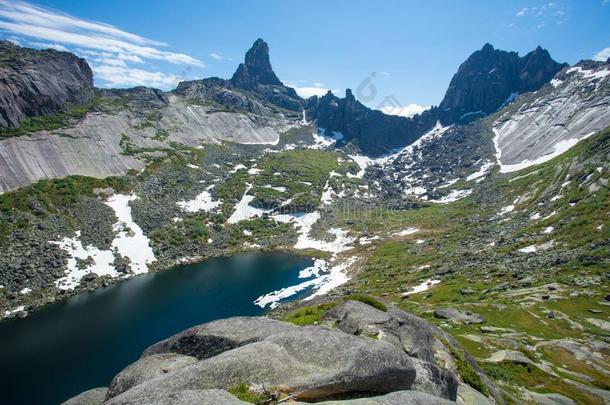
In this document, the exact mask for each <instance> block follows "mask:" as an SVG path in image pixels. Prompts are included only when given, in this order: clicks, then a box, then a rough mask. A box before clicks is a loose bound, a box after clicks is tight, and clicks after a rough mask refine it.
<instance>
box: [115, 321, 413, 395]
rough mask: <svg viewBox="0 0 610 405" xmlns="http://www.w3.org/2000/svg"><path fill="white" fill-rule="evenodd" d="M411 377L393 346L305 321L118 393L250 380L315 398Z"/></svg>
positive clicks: (396, 384) (407, 382)
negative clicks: (293, 328) (287, 329)
mask: <svg viewBox="0 0 610 405" xmlns="http://www.w3.org/2000/svg"><path fill="white" fill-rule="evenodd" d="M414 380H415V368H414V366H413V363H412V362H411V360H410V358H409V356H407V355H406V354H405V353H404V352H402V351H401V350H399V349H398V348H396V347H394V346H393V345H391V344H389V343H387V342H383V341H375V340H371V339H367V338H362V337H357V336H351V335H348V334H345V333H343V332H341V331H336V330H329V329H325V328H321V327H318V326H307V327H301V328H297V329H296V330H291V331H286V332H280V333H277V334H274V335H272V336H269V337H267V338H266V339H264V340H262V341H259V342H254V343H250V344H247V345H245V346H242V347H239V348H236V349H233V350H229V351H225V352H222V353H220V354H218V355H216V356H214V357H211V358H208V359H205V360H201V361H199V362H197V363H195V364H192V365H190V366H187V367H184V368H182V369H180V370H178V371H176V372H174V373H171V374H170V375H166V376H162V377H158V378H155V379H154V380H148V381H146V382H144V383H142V384H140V385H138V386H136V387H133V388H132V389H130V390H129V391H127V392H125V393H123V394H121V395H119V397H117V398H121V397H123V398H130V397H132V395H136V396H140V395H143V394H142V393H143V392H155V391H168V392H170V391H173V392H176V391H184V390H192V389H201V388H225V387H227V386H230V385H234V384H241V383H250V384H264V385H265V386H267V387H282V389H283V390H284V391H286V392H294V393H297V399H307V400H320V399H324V398H328V397H330V396H335V395H339V394H348V393H356V392H367V393H387V392H392V391H397V390H405V389H409V388H410V387H411V385H412V384H413V381H414ZM155 395H156V394H155Z"/></svg>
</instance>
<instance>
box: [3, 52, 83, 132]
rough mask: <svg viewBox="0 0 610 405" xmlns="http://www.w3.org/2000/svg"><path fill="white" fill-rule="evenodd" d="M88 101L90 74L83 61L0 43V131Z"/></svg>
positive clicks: (69, 56) (64, 54) (66, 55)
mask: <svg viewBox="0 0 610 405" xmlns="http://www.w3.org/2000/svg"><path fill="white" fill-rule="evenodd" d="M92 98H93V72H92V71H91V68H90V67H89V65H88V64H87V62H86V61H85V60H84V59H81V58H78V57H76V56H75V55H73V54H71V53H69V52H58V51H55V50H52V49H48V50H44V51H39V50H34V49H29V48H22V47H20V46H17V45H14V44H12V43H11V42H8V41H0V128H7V127H9V128H15V127H17V126H19V124H20V123H21V122H22V121H23V120H24V119H25V118H27V117H35V116H39V115H45V114H51V113H55V112H60V111H66V110H67V109H68V108H70V107H73V106H82V105H85V104H87V103H89V102H90V101H91V99H92Z"/></svg>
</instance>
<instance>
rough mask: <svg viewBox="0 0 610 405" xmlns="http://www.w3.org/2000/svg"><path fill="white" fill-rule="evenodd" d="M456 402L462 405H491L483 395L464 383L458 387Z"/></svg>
mask: <svg viewBox="0 0 610 405" xmlns="http://www.w3.org/2000/svg"><path fill="white" fill-rule="evenodd" d="M456 402H457V403H458V404H463V405H492V402H491V401H490V400H489V399H488V398H487V397H486V396H485V395H483V394H481V393H480V392H479V391H477V390H475V389H474V388H472V387H471V386H470V385H467V384H464V383H460V385H459V386H458V392H457V400H456Z"/></svg>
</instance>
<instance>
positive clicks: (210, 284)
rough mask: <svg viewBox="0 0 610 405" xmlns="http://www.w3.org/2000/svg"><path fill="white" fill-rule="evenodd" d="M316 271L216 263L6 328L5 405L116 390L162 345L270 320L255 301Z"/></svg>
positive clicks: (118, 288) (1, 376)
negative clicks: (121, 375)
mask: <svg viewBox="0 0 610 405" xmlns="http://www.w3.org/2000/svg"><path fill="white" fill-rule="evenodd" d="M310 265H311V260H310V259H307V258H303V257H297V256H290V255H283V254H270V255H258V254H256V255H255V254H247V255H239V256H233V257H224V258H217V259H211V260H208V261H206V262H204V263H200V264H194V265H185V266H179V267H177V268H175V269H172V270H169V271H166V272H162V273H156V274H148V275H144V276H139V277H136V278H133V279H131V280H127V281H124V282H121V283H118V284H115V285H112V286H110V287H107V288H103V289H100V290H97V291H95V292H92V293H87V294H82V295H79V296H76V297H73V298H70V299H68V300H65V301H63V302H59V303H56V304H53V305H50V306H48V307H46V308H45V309H43V310H41V311H38V312H35V313H33V314H32V315H30V316H29V317H27V318H26V319H21V320H11V321H6V322H0V403H4V404H57V403H60V402H62V401H64V400H66V399H68V398H70V397H72V396H74V395H76V394H78V393H80V392H82V391H84V390H87V389H90V388H93V387H99V386H108V384H109V383H110V381H111V380H112V378H113V377H114V375H116V374H117V373H118V372H119V371H120V370H121V369H123V368H124V367H125V366H126V365H128V364H130V363H132V362H133V361H135V360H137V359H138V357H139V355H140V354H141V353H142V351H143V350H144V349H145V348H146V347H148V346H150V345H151V344H153V343H155V342H157V341H159V340H161V339H164V338H166V337H169V336H171V335H173V334H175V333H177V332H180V331H182V330H184V329H186V328H188V327H191V326H193V325H197V324H200V323H204V322H207V321H210V320H214V319H219V318H225V317H228V316H235V315H259V314H261V313H263V312H264V310H263V309H261V308H259V307H258V306H255V305H254V304H253V301H254V300H255V299H256V298H257V297H258V296H260V295H262V294H266V293H268V292H271V291H273V290H277V289H280V288H282V287H286V286H290V285H294V284H297V283H299V282H302V281H303V280H299V279H298V278H297V277H298V273H299V271H300V270H302V269H304V268H305V267H308V266H310ZM304 294H307V293H306V292H304V293H302V294H300V295H296V296H293V297H291V298H293V299H296V298H300V297H302V296H303V295H304Z"/></svg>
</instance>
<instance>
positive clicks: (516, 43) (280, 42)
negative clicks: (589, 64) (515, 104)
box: [0, 0, 610, 108]
mask: <svg viewBox="0 0 610 405" xmlns="http://www.w3.org/2000/svg"><path fill="white" fill-rule="evenodd" d="M0 37H2V38H5V39H11V40H13V41H15V42H18V43H20V44H22V45H24V46H33V47H48V46H53V47H56V48H59V49H62V48H66V49H68V50H70V51H72V52H75V53H77V54H79V55H80V56H83V57H85V58H87V60H88V61H89V62H90V64H91V65H92V67H93V69H94V72H95V74H96V84H97V85H98V86H106V87H108V86H110V87H130V86H133V85H137V84H143V85H150V86H154V87H161V88H163V89H171V88H173V87H174V86H175V84H176V82H178V81H179V80H183V79H196V78H202V77H210V76H220V77H225V78H228V77H230V76H231V74H232V73H233V71H234V70H235V68H236V66H237V64H238V63H239V62H241V61H242V59H243V55H244V53H245V51H246V50H247V49H248V48H249V47H250V45H251V44H252V42H253V41H254V40H255V39H256V38H259V37H260V38H263V39H265V40H266V41H267V42H268V43H269V45H270V48H271V62H272V65H273V67H274V70H275V71H276V73H277V75H278V76H279V77H280V79H281V80H282V81H284V82H285V83H288V84H291V85H293V86H295V87H298V88H300V91H301V92H302V93H303V94H310V93H316V92H322V91H325V89H333V90H336V92H337V94H339V95H343V94H344V90H345V88H347V87H350V88H352V89H354V90H356V89H357V88H358V86H359V85H360V84H361V83H363V81H365V80H366V79H367V78H368V79H370V82H369V81H366V82H365V83H366V84H368V83H372V84H374V86H375V89H376V90H377V92H376V94H374V97H373V95H370V96H369V97H366V96H367V95H369V93H367V94H364V93H358V92H356V94H357V96H358V95H360V96H361V97H360V98H361V99H362V101H364V102H365V104H367V105H369V106H370V107H373V108H376V107H379V106H380V105H382V103H383V100H387V98H388V97H390V98H391V99H392V103H393V104H399V105H402V106H406V105H409V104H411V103H416V104H419V105H436V104H438V103H439V102H440V100H441V99H442V97H443V94H444V92H445V90H446V88H447V85H448V84H449V81H450V79H451V76H452V75H453V73H455V71H456V70H457V68H458V66H459V65H460V63H461V62H463V61H464V60H465V59H466V58H467V57H468V55H470V54H471V53H472V52H473V51H475V50H477V49H480V48H481V47H482V46H483V44H484V43H485V42H490V43H491V44H492V45H494V47H496V48H500V49H506V50H514V51H517V52H519V53H520V54H522V55H523V54H525V53H526V52H528V51H530V50H532V49H534V48H535V47H536V46H537V45H539V44H540V45H542V46H543V47H544V48H546V49H548V50H549V52H550V53H551V55H552V56H553V57H554V58H555V59H556V60H558V61H560V62H564V61H565V62H568V63H575V62H577V61H578V60H580V59H584V58H586V59H591V58H594V57H596V55H597V57H598V58H601V57H602V56H604V55H605V56H606V57H608V56H610V0H576V1H561V0H553V1H506V2H500V1H474V0H463V1H437V0H427V1H425V2H420V1H417V2H416V1H384V2H372V1H371V2H362V1H354V0H352V1H328V0H325V1H315V0H313V1H308V2H296V1H280V0H276V1H255V0H251V1H226V2H219V1H210V2H202V1H196V0H182V1H181V0H175V1H172V2H169V1H150V0H148V1H143V0H130V1H124V0H122V1H121V0H104V1H68V0H44V1H36V2H29V3H21V2H16V1H6V0H0ZM373 72H375V74H374V75H372V76H371V73H373ZM373 76H374V77H373ZM363 94H364V95H363Z"/></svg>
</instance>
